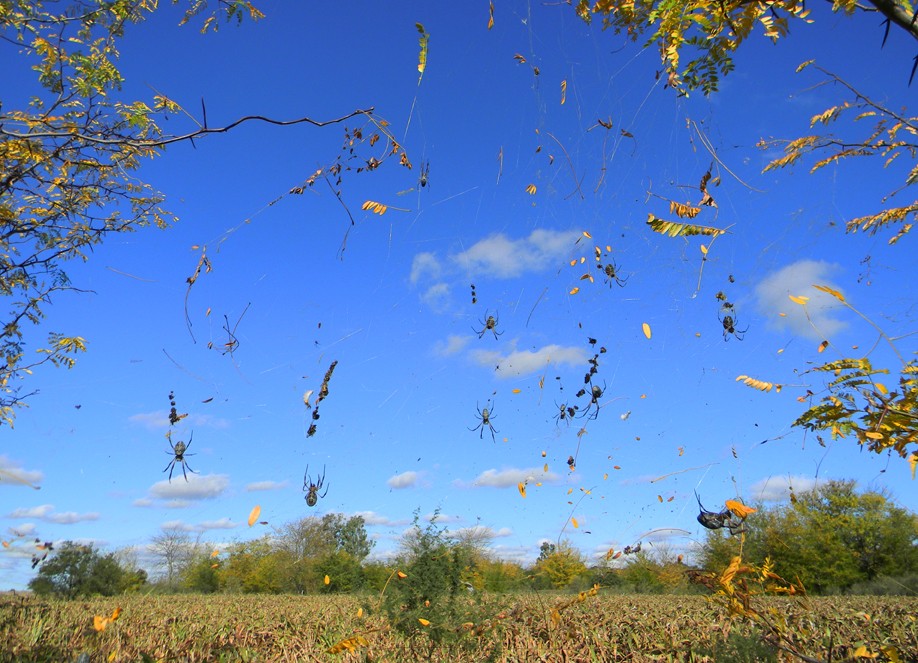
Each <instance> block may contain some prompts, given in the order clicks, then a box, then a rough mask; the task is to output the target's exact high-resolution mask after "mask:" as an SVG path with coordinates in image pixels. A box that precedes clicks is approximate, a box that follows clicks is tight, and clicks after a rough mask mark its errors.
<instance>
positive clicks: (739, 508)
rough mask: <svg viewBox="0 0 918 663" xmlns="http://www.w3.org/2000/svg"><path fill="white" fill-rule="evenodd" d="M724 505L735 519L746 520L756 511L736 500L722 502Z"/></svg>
mask: <svg viewBox="0 0 918 663" xmlns="http://www.w3.org/2000/svg"><path fill="white" fill-rule="evenodd" d="M724 505H725V506H726V507H727V508H728V509H730V511H731V512H732V513H733V514H735V515H736V517H737V518H746V516H748V515H749V514H751V513H755V512H756V511H757V509H753V508H752V507H751V506H746V505H745V504H743V503H742V502H738V501H737V500H727V501H726V502H724Z"/></svg>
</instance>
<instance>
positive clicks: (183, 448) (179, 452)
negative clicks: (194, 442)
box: [163, 431, 197, 483]
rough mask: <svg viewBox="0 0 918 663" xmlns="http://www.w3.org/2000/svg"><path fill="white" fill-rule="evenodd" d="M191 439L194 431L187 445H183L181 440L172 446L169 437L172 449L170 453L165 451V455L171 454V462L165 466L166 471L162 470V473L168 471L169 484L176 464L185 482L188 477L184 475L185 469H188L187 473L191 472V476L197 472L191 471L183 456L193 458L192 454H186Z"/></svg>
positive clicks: (170, 440) (170, 439)
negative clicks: (179, 466) (180, 468)
mask: <svg viewBox="0 0 918 663" xmlns="http://www.w3.org/2000/svg"><path fill="white" fill-rule="evenodd" d="M193 437H194V431H192V432H191V437H189V438H188V444H185V443H184V442H182V441H181V440H179V441H178V442H176V443H175V444H172V438H171V437H170V438H169V446H170V447H172V451H171V452H169V451H167V452H166V453H167V454H168V453H171V454H172V460H171V461H169V464H168V465H166V469H165V470H163V472H165V471H166V470H169V483H172V471H173V470H174V469H175V464H176V463H178V464H179V465H181V466H182V476H184V477H185V481H188V475H187V474H186V473H185V468H186V467H187V468H188V471H189V472H191V473H192V474H197V472H195V471H194V470H193V469H191V465H189V464H188V461H187V460H185V456H194V454H190V453H186V452H187V450H188V447H190V446H191V438H193Z"/></svg>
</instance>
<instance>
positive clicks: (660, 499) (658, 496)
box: [657, 495, 663, 504]
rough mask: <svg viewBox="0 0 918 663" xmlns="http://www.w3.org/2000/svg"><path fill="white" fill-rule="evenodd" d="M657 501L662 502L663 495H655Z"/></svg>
mask: <svg viewBox="0 0 918 663" xmlns="http://www.w3.org/2000/svg"><path fill="white" fill-rule="evenodd" d="M657 501H658V502H660V504H663V496H662V495H657Z"/></svg>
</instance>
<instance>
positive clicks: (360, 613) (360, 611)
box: [357, 608, 363, 617]
mask: <svg viewBox="0 0 918 663" xmlns="http://www.w3.org/2000/svg"><path fill="white" fill-rule="evenodd" d="M357 616H358V617H363V608H357Z"/></svg>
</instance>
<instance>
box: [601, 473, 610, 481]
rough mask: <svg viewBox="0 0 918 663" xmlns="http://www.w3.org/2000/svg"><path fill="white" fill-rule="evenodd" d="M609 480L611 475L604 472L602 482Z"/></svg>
mask: <svg viewBox="0 0 918 663" xmlns="http://www.w3.org/2000/svg"><path fill="white" fill-rule="evenodd" d="M608 478H609V473H608V472H604V473H603V475H602V480H603V481H605V480H606V479H608Z"/></svg>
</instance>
